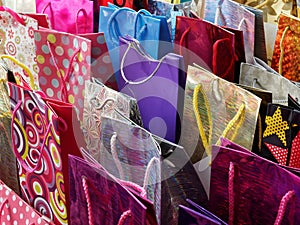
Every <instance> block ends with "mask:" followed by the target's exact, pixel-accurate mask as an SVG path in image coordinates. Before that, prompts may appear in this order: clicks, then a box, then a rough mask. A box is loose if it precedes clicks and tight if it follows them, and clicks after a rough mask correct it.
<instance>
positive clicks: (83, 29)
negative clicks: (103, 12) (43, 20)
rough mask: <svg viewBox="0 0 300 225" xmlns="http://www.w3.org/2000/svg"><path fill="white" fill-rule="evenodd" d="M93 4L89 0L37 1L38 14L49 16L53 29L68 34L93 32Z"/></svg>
mask: <svg viewBox="0 0 300 225" xmlns="http://www.w3.org/2000/svg"><path fill="white" fill-rule="evenodd" d="M93 4H94V3H93V2H92V1H89V0H77V1H62V0H37V1H36V10H37V12H38V13H42V14H45V13H46V14H47V15H48V16H49V19H50V21H51V25H52V28H53V29H55V30H57V31H61V32H66V33H71V34H78V33H92V32H93V28H94V27H93V22H94V17H93V9H94V6H93Z"/></svg>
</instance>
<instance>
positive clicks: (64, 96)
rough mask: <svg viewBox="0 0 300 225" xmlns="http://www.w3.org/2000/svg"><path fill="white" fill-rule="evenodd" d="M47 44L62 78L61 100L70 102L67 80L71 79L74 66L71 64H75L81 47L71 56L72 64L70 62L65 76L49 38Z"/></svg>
mask: <svg viewBox="0 0 300 225" xmlns="http://www.w3.org/2000/svg"><path fill="white" fill-rule="evenodd" d="M47 46H48V49H49V52H50V55H51V58H52V60H53V63H54V66H55V68H56V70H57V72H58V73H59V78H60V80H61V82H62V86H61V87H60V93H61V100H62V101H64V102H68V91H67V85H66V82H67V80H68V79H69V76H70V74H71V69H72V68H73V67H72V66H71V65H72V64H73V62H74V60H75V57H76V56H77V55H78V54H79V53H80V48H78V49H76V50H75V51H74V53H73V55H72V56H71V60H70V64H69V67H68V70H67V72H66V74H65V76H63V75H62V73H61V71H60V69H59V68H58V65H57V63H56V60H55V57H54V54H53V51H52V49H51V45H50V42H49V41H48V40H47Z"/></svg>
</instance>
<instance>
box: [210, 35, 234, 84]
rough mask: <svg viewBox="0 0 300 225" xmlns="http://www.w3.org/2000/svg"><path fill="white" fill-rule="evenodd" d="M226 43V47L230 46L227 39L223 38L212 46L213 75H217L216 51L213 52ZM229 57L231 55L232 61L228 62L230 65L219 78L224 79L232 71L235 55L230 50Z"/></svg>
mask: <svg viewBox="0 0 300 225" xmlns="http://www.w3.org/2000/svg"><path fill="white" fill-rule="evenodd" d="M224 43H227V44H228V45H230V43H231V41H230V39H229V38H223V39H219V40H217V41H216V42H215V43H214V44H213V49H214V51H213V57H212V67H213V73H214V74H216V75H217V70H218V64H219V62H218V50H216V51H215V49H218V46H220V45H221V44H224ZM231 55H232V60H231V61H230V65H229V66H228V67H227V69H226V71H225V72H224V73H223V74H222V75H220V76H219V77H221V78H223V79H224V78H226V76H227V75H228V74H229V73H230V71H231V70H232V68H233V67H234V63H235V54H234V51H233V49H232V48H231Z"/></svg>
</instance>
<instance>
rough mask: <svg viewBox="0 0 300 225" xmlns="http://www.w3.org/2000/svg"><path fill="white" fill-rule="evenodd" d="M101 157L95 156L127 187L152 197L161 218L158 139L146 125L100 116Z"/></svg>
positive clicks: (157, 213) (159, 219)
mask: <svg viewBox="0 0 300 225" xmlns="http://www.w3.org/2000/svg"><path fill="white" fill-rule="evenodd" d="M100 130H101V137H100V140H101V146H100V157H99V158H95V157H94V156H93V155H92V156H93V157H94V158H95V160H97V161H98V162H99V163H100V164H101V165H102V166H103V167H104V168H105V169H106V170H107V171H108V172H109V173H110V174H112V175H113V176H114V177H116V178H118V179H120V180H122V183H124V184H127V187H128V188H131V189H132V190H133V191H135V192H137V193H139V195H140V196H141V197H144V198H146V199H148V200H150V201H151V203H152V204H153V205H154V209H155V211H156V219H157V221H158V224H160V221H161V214H160V212H161V163H160V151H159V147H158V146H157V143H156V142H155V141H154V140H153V138H152V136H151V135H150V134H149V132H147V131H146V130H145V129H143V128H141V127H139V126H136V125H132V123H128V122H125V121H121V120H116V119H113V118H109V117H104V116H103V117H102V121H101V127H100Z"/></svg>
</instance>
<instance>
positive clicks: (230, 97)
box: [181, 66, 261, 163]
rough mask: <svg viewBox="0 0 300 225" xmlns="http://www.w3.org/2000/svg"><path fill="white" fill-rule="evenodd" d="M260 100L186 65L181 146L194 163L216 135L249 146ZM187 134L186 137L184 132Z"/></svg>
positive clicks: (216, 140) (213, 141) (229, 83)
mask: <svg viewBox="0 0 300 225" xmlns="http://www.w3.org/2000/svg"><path fill="white" fill-rule="evenodd" d="M260 103H261V99H260V98H258V97H257V96H255V95H253V94H252V93H250V92H248V91H246V90H244V89H242V88H240V87H238V86H236V85H235V84H233V83H231V82H228V81H226V80H223V79H221V78H219V77H217V76H216V75H214V74H212V73H210V72H208V71H206V70H204V69H203V68H196V67H192V66H190V67H189V70H188V76H187V83H186V94H185V102H184V113H183V120H182V121H183V122H182V123H183V125H182V126H183V128H182V136H181V145H182V146H183V147H184V148H185V149H186V150H187V153H188V154H189V155H190V156H192V162H193V163H195V162H197V161H199V160H200V159H201V158H202V154H203V153H204V151H205V152H206V154H207V155H211V152H210V146H211V144H212V143H214V144H215V143H217V142H219V141H220V140H219V139H220V137H225V138H228V139H230V140H232V141H234V142H236V143H238V144H240V145H242V146H244V147H245V148H247V149H251V148H252V144H253V138H254V133H255V128H256V121H257V117H258V112H259V106H260ZM187 133H188V134H190V135H189V136H187V135H184V134H187Z"/></svg>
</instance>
